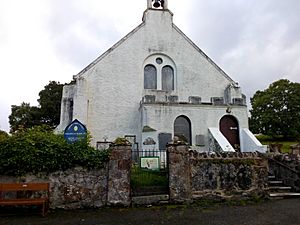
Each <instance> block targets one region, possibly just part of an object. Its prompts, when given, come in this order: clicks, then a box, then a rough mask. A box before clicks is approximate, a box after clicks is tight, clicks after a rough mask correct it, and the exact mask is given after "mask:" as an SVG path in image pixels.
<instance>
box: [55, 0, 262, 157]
mask: <svg viewBox="0 0 300 225" xmlns="http://www.w3.org/2000/svg"><path fill="white" fill-rule="evenodd" d="M74 78H75V81H76V83H75V84H72V85H65V86H64V89H63V97H62V102H61V118H60V125H59V126H58V127H57V130H58V131H63V130H64V129H65V127H66V126H67V125H68V124H69V123H70V122H71V121H73V120H74V119H77V120H79V121H80V122H81V123H83V124H84V125H85V126H86V127H87V129H88V131H89V132H90V134H91V136H92V145H94V146H98V148H101V146H102V145H105V144H106V143H109V142H112V141H114V140H115V139H116V138H117V137H126V138H127V139H128V140H130V141H131V142H132V143H133V144H134V146H135V147H136V148H138V149H147V148H154V149H164V148H165V146H166V143H167V142H169V141H171V140H172V139H173V138H174V137H175V136H177V137H179V138H183V139H185V140H186V141H187V142H188V143H189V144H190V146H191V148H193V149H197V150H199V151H241V152H253V151H265V148H264V146H262V145H261V144H260V143H259V141H258V140H257V139H256V138H255V137H254V135H253V134H252V133H251V132H250V131H249V129H248V113H247V106H246V97H245V96H244V95H243V94H242V92H241V88H240V87H239V86H238V84H237V83H236V82H235V81H234V80H232V79H231V78H230V77H229V76H228V75H227V74H226V73H225V72H224V71H223V70H222V69H221V68H220V67H219V66H218V65H216V64H215V63H214V62H213V61H212V60H211V59H210V58H209V57H208V56H207V55H206V54H205V53H204V52H203V51H201V49H200V48H199V47H198V46H196V45H195V44H194V43H193V42H192V41H191V40H190V39H189V38H188V37H187V36H186V35H185V34H184V33H183V32H182V31H181V30H180V29H179V28H178V27H177V26H176V25H175V24H174V23H173V13H172V12H171V11H170V10H169V9H168V1H167V0H164V1H163V0H147V9H146V11H145V12H144V15H143V21H142V23H141V24H140V25H139V26H138V27H136V28H135V29H134V30H132V31H131V32H130V33H129V34H127V35H126V36H125V37H124V38H122V39H121V40H120V41H119V42H117V43H116V44H115V45H114V46H112V47H111V48H110V49H108V50H107V51H106V52H105V53H103V54H102V55H101V56H99V57H98V58H97V59H96V60H95V61H93V62H91V64H89V65H88V66H87V67H86V68H84V69H83V70H82V71H81V72H79V73H78V74H77V75H75V76H74Z"/></svg>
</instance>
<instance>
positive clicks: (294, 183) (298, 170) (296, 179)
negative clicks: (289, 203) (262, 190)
mask: <svg viewBox="0 0 300 225" xmlns="http://www.w3.org/2000/svg"><path fill="white" fill-rule="evenodd" d="M271 157H272V159H273V160H275V161H276V162H279V164H278V163H276V162H274V161H272V160H269V165H270V171H271V173H272V174H273V175H275V177H276V178H277V179H279V180H282V181H283V183H284V185H287V186H291V187H292V189H293V191H296V192H299V191H300V156H299V155H293V154H275V155H273V156H271ZM284 165H285V166H284ZM289 168H290V169H289Z"/></svg>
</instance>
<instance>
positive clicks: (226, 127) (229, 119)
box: [220, 115, 240, 151]
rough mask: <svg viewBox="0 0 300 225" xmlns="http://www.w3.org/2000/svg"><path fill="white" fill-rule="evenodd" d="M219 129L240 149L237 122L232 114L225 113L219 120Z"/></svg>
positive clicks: (234, 146) (235, 147) (233, 145)
mask: <svg viewBox="0 0 300 225" xmlns="http://www.w3.org/2000/svg"><path fill="white" fill-rule="evenodd" d="M220 131H221V133H222V134H223V135H224V136H225V138H226V139H227V140H228V142H229V143H230V144H231V146H232V147H233V148H234V149H235V150H238V151H240V136H239V123H238V121H237V119H236V118H235V117H234V116H230V115H226V116H223V117H222V119H221V120H220Z"/></svg>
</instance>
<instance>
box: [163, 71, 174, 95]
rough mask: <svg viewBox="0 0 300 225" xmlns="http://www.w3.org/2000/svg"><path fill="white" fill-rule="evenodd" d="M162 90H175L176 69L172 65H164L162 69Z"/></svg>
mask: <svg viewBox="0 0 300 225" xmlns="http://www.w3.org/2000/svg"><path fill="white" fill-rule="evenodd" d="M161 79H162V90H164V91H172V90H174V70H173V68H172V67H171V66H164V67H163V68H162V71H161Z"/></svg>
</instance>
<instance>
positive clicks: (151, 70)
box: [144, 65, 157, 89]
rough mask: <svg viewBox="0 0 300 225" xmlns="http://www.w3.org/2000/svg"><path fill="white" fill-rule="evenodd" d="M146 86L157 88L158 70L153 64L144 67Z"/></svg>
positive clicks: (147, 87) (146, 87)
mask: <svg viewBox="0 0 300 225" xmlns="http://www.w3.org/2000/svg"><path fill="white" fill-rule="evenodd" d="M144 88H145V89H157V72H156V67H155V66H153V65H147V66H145V68H144Z"/></svg>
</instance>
